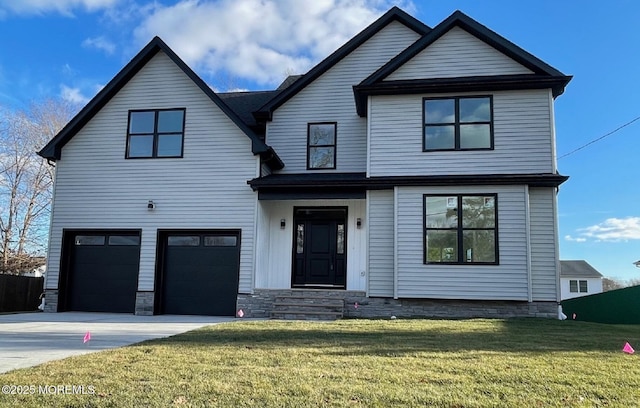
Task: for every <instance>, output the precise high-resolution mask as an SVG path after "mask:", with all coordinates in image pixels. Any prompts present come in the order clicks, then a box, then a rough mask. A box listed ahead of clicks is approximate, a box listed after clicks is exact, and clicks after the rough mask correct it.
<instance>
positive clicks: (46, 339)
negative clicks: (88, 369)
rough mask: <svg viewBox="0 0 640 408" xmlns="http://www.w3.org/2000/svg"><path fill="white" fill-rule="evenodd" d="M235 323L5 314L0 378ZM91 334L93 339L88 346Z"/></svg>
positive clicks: (175, 318) (1, 328)
mask: <svg viewBox="0 0 640 408" xmlns="http://www.w3.org/2000/svg"><path fill="white" fill-rule="evenodd" d="M234 320H236V319H235V318H234V317H214V316H171V315H162V316H134V315H129V314H115V313H82V312H66V313H21V314H8V315H0V373H5V372H7V371H11V370H14V369H16V368H24V367H31V366H34V365H38V364H42V363H44V362H47V361H51V360H59V359H62V358H66V357H69V356H75V355H79V354H87V353H94V352H96V351H100V350H105V349H110V348H116V347H122V346H126V345H128V344H133V343H138V342H141V341H143V340H149V339H156V338H161V337H168V336H173V335H175V334H179V333H184V332H186V331H189V330H193V329H197V328H200V327H203V326H208V325H211V324H216V323H223V322H231V321H234ZM87 332H89V333H90V334H91V340H89V341H88V342H86V343H84V337H85V335H86V333H87Z"/></svg>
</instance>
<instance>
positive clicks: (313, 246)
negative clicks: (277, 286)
mask: <svg viewBox="0 0 640 408" xmlns="http://www.w3.org/2000/svg"><path fill="white" fill-rule="evenodd" d="M346 221H347V209H346V208H334V207H332V208H296V209H294V223H295V225H294V240H293V269H294V271H293V282H292V283H293V286H294V287H302V286H304V287H330V288H344V287H345V285H346V270H347V248H346V247H347V245H346V244H347V231H346Z"/></svg>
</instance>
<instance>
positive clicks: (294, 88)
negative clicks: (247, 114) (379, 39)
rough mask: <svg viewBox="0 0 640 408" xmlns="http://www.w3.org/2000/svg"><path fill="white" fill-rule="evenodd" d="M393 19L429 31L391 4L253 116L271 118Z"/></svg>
mask: <svg viewBox="0 0 640 408" xmlns="http://www.w3.org/2000/svg"><path fill="white" fill-rule="evenodd" d="M393 21H397V22H400V23H401V24H404V25H405V26H406V27H408V28H409V29H411V30H413V31H415V32H416V33H418V34H419V35H421V36H423V35H425V34H427V33H429V32H430V31H431V27H429V26H427V25H426V24H424V23H423V22H421V21H420V20H418V19H416V18H415V17H413V16H411V15H410V14H408V13H407V12H405V11H404V10H402V9H401V8H399V7H398V6H393V7H391V8H390V9H389V10H388V11H387V12H386V13H384V14H383V15H382V16H380V17H379V18H378V19H377V20H376V21H374V22H373V23H371V24H370V25H369V26H368V27H367V28H365V29H364V30H362V31H360V33H358V34H356V36H355V37H353V38H351V39H350V40H349V41H347V42H346V43H345V44H344V45H342V46H341V47H340V48H338V49H337V50H336V51H334V52H333V53H332V54H331V55H329V56H328V57H327V58H325V59H324V60H322V61H321V62H320V63H318V64H317V65H316V66H314V67H313V68H311V69H310V70H309V71H308V72H307V73H306V74H304V75H303V76H302V77H301V78H299V79H298V80H297V81H295V82H294V83H293V84H291V85H290V86H289V87H287V88H286V89H284V90H283V91H282V92H281V93H279V94H278V96H276V97H275V98H273V99H272V100H271V101H269V102H268V103H266V104H265V105H264V106H262V107H261V108H260V110H259V111H257V112H255V113H254V116H256V118H260V119H263V120H264V119H266V120H271V116H272V114H273V111H274V110H276V109H277V108H278V107H280V106H281V105H282V104H284V103H285V102H286V101H288V100H289V99H290V98H291V97H293V96H294V95H295V94H297V93H298V92H300V91H301V90H302V89H304V88H305V87H306V86H307V85H309V84H310V83H311V82H313V81H314V80H316V79H317V78H318V77H319V76H320V75H322V74H324V73H325V72H327V71H328V70H329V69H330V68H331V67H333V66H334V65H336V64H337V63H338V62H340V61H341V60H342V59H343V58H344V57H346V56H347V55H349V54H350V53H351V52H353V51H354V50H355V49H356V48H358V47H359V46H360V45H362V44H363V43H365V42H366V41H367V40H369V39H370V38H371V37H373V36H374V35H375V34H377V33H378V32H379V31H381V30H382V29H383V28H385V27H386V26H387V25H389V24H390V23H391V22H393Z"/></svg>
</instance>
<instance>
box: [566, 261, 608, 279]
mask: <svg viewBox="0 0 640 408" xmlns="http://www.w3.org/2000/svg"><path fill="white" fill-rule="evenodd" d="M560 276H561V277H563V278H602V274H601V273H600V272H598V271H597V270H596V269H595V268H594V267H593V266H591V265H589V264H588V263H587V261H582V260H579V261H560Z"/></svg>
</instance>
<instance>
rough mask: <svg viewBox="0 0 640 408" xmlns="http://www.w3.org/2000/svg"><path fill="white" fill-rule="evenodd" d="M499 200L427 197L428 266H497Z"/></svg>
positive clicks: (458, 196)
mask: <svg viewBox="0 0 640 408" xmlns="http://www.w3.org/2000/svg"><path fill="white" fill-rule="evenodd" d="M497 200H498V197H497V195H495V194H482V195H425V196H424V263H448V264H497V263H498V218H497V214H498V211H497V207H498V202H497Z"/></svg>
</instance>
